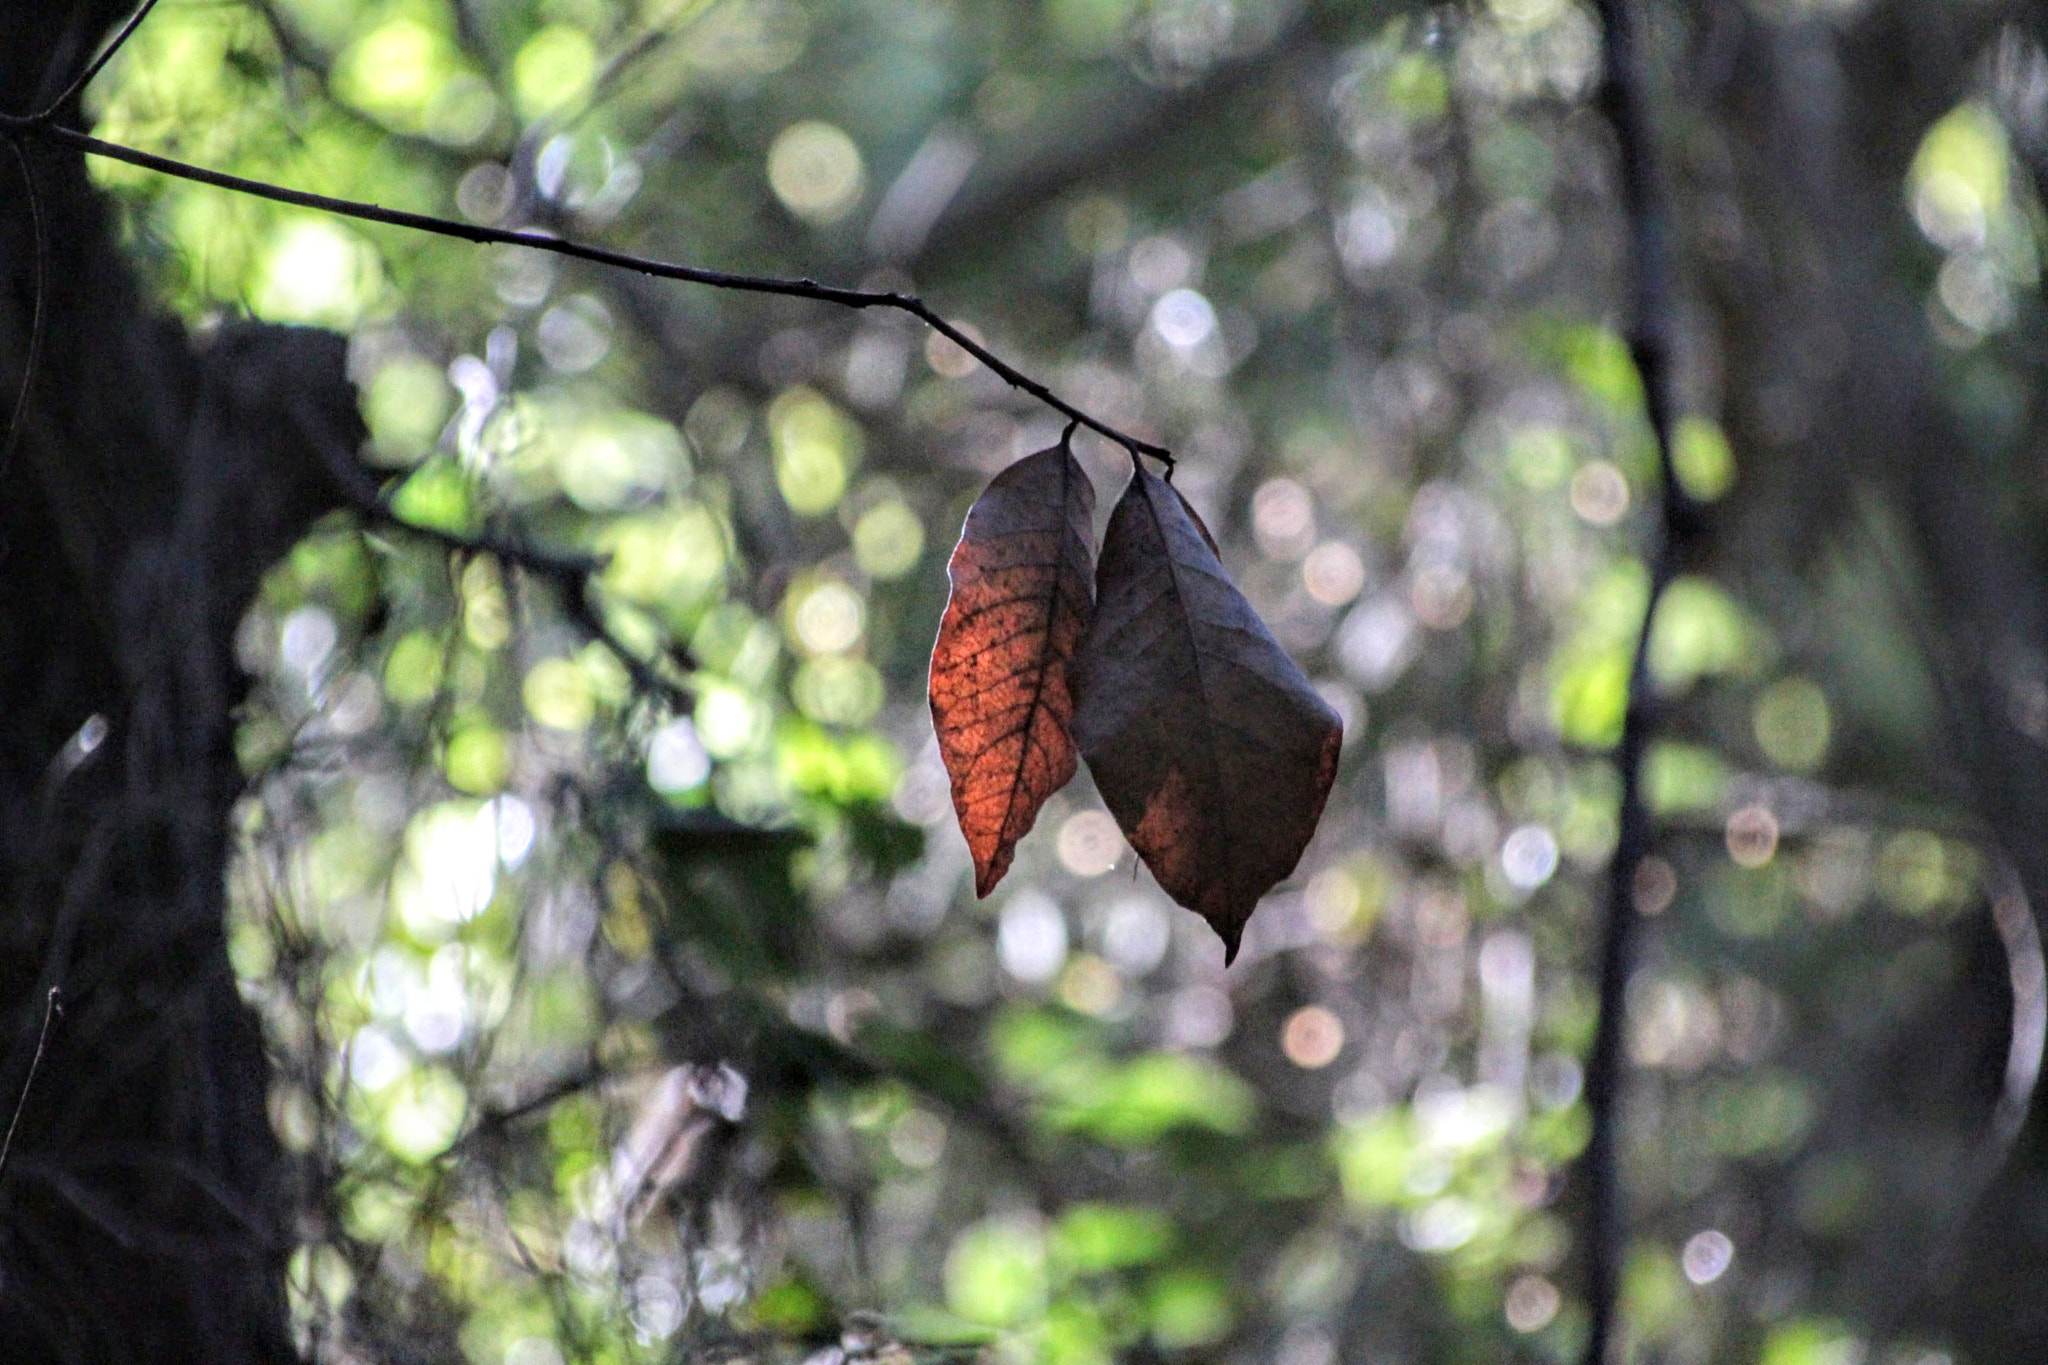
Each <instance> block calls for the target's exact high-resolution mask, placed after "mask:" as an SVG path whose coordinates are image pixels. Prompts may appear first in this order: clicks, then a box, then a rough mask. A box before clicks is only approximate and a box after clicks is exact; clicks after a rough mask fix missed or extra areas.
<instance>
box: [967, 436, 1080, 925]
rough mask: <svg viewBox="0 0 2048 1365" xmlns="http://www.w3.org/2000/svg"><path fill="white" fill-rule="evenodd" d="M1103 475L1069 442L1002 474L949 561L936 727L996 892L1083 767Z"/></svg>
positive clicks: (981, 882)
mask: <svg viewBox="0 0 2048 1365" xmlns="http://www.w3.org/2000/svg"><path fill="white" fill-rule="evenodd" d="M1094 516H1095V488H1094V485H1092V484H1091V483H1089V482H1088V475H1087V474H1086V472H1084V471H1083V470H1082V468H1081V466H1080V464H1079V462H1078V461H1076V460H1075V459H1074V456H1073V453H1072V452H1071V451H1070V450H1069V449H1068V448H1067V445H1066V443H1065V442H1064V441H1062V442H1061V443H1060V444H1059V445H1057V446H1054V447H1053V448H1052V449H1050V450H1041V451H1039V452H1038V453H1037V454H1036V455H1028V456H1026V457H1025V458H1023V459H1021V460H1019V461H1017V463H1015V464H1013V465H1011V466H1010V467H1009V468H1008V469H1005V470H1004V471H1003V472H1002V473H1000V474H998V475H997V476H996V477H995V479H994V481H992V482H991V483H990V484H989V486H988V490H987V491H986V492H984V493H983V494H982V495H981V497H980V498H978V499H977V500H976V501H975V504H974V507H973V508H972V509H971V510H970V511H969V512H968V513H967V524H966V526H965V527H963V528H962V530H961V532H960V544H959V547H958V548H957V549H955V550H954V551H953V558H952V560H951V561H950V562H949V563H948V564H947V566H946V573H947V576H948V577H949V578H950V579H951V580H952V584H953V594H952V596H951V597H950V598H949V599H948V600H947V602H946V614H945V618H944V619H943V620H942V621H941V622H940V623H939V639H938V643H937V644H936V645H935V646H934V647H933V649H932V672H931V702H932V728H933V730H934V731H935V732H936V733H937V734H938V739H939V753H940V755H941V756H942V757H943V758H944V759H945V761H946V772H947V773H948V774H949V775H950V776H951V777H952V780H953V810H954V812H955V813H956V814H957V815H958V816H959V817H960V832H961V833H962V834H964V835H966V836H967V847H968V850H969V851H970V852H972V853H973V855H974V889H975V892H976V894H978V895H983V896H986V895H987V894H988V893H989V892H990V891H992V890H994V889H995V885H996V883H997V882H999V881H1001V880H1002V877H1003V873H1005V872H1007V871H1008V870H1009V867H1010V859H1011V857H1012V856H1013V855H1014V853H1015V851H1016V846H1017V841H1018V840H1019V839H1021V838H1023V837H1024V835H1025V834H1026V833H1027V832H1029V831H1030V829H1031V825H1032V822H1033V821H1035V820H1036V819H1037V818H1038V811H1039V807H1041V806H1043V805H1044V804H1045V799H1046V798H1047V797H1049V796H1051V795H1052V794H1053V793H1054V792H1056V791H1058V790H1059V789H1060V788H1061V787H1063V786H1065V785H1066V783H1067V781H1068V779H1069V778H1071V777H1073V775H1074V769H1075V767H1076V762H1075V756H1074V740H1073V737H1072V734H1071V733H1070V730H1069V726H1070V725H1071V724H1072V721H1073V717H1074V694H1073V691H1072V688H1071V685H1070V682H1069V679H1068V670H1069V667H1070V666H1071V664H1072V661H1073V657H1074V651H1075V650H1076V649H1077V648H1078V647H1079V646H1080V643H1081V637H1082V635H1083V634H1084V633H1085V632H1086V631H1087V628H1088V621H1089V618H1090V615H1091V614H1092V610H1093V604H1094V588H1093V584H1092V582H1091V577H1092V573H1091V571H1092V570H1093V568H1094V562H1093V561H1094V556H1093V553H1092V548H1091V546H1092V540H1093V535H1092V532H1093V530H1094Z"/></svg>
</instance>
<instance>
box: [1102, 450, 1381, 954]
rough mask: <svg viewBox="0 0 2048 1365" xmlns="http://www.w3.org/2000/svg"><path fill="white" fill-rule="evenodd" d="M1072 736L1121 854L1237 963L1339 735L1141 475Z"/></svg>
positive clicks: (1322, 786)
mask: <svg viewBox="0 0 2048 1365" xmlns="http://www.w3.org/2000/svg"><path fill="white" fill-rule="evenodd" d="M1095 590H1096V605H1095V622H1094V624H1093V625H1092V626H1090V627H1089V630H1088V636H1087V638H1086V639H1085V640H1084V641H1083V642H1082V645H1081V652H1080V656H1079V657H1078V658H1077V659H1076V660H1075V662H1074V687H1075V692H1076V693H1077V695H1078V696H1079V698H1080V712H1079V714H1078V715H1076V716H1075V718H1074V737H1075V739H1076V740H1077V741H1079V743H1080V746H1081V752H1082V754H1083V755H1084V756H1085V757H1086V758H1087V760H1088V768H1089V771H1091V772H1092V773H1094V774H1095V784H1096V786H1098V787H1100V788H1101V790H1102V799H1103V800H1104V801H1105V802H1106V803H1107V804H1108V806H1109V809H1110V812H1111V814H1113V815H1115V816H1116V820H1117V823H1118V824H1119V825H1121V826H1122V827H1123V831H1124V833H1125V835H1127V836H1128V837H1129V838H1130V841H1131V846H1132V847H1133V848H1135V849H1137V851H1138V856H1140V857H1141V858H1143V859H1144V860H1145V865H1146V866H1147V867H1149V868H1151V869H1152V875H1153V876H1155V877H1157V878H1158V879H1159V884H1160V886H1162V887H1164V888H1165V889H1166V892H1167V894H1168V895H1171V896H1172V897H1173V898H1174V899H1175V900H1177V901H1179V902H1180V903H1181V904H1182V905H1185V906H1187V907H1188V908H1189V909H1191V910H1194V911H1196V912H1197V913H1199V914H1200V915H1201V916H1202V917H1203V918H1204V919H1206V920H1208V921H1209V923H1210V925H1211V926H1213V927H1214V928H1215V930H1216V932H1217V933H1218V934H1219V935H1220V936H1221V937H1222V939H1223V951H1224V961H1225V962H1226V963H1227V962H1229V961H1231V960H1232V959H1234V958H1235V957H1236V956H1237V946H1238V941H1239V940H1240V939H1241V938H1242V936H1243V934H1244V926H1245V921H1247V920H1249V919H1250V918H1251V914H1252V910H1253V909H1254V908H1255V907H1256V906H1257V905H1258V903H1259V897H1261V896H1263V895H1265V894H1266V892H1267V891H1269V890H1271V889H1272V887H1273V885H1274V884H1275V883H1276V882H1278V881H1279V880H1280V879H1281V878H1283V877H1285V876H1287V875H1288V874H1289V873H1291V872H1293V871H1294V865H1295V864H1296V863H1297V862H1299V861H1300V859H1301V851H1302V849H1303V848H1305V847H1306V846H1307V845H1308V841H1309V836H1310V835H1312V834H1314V833H1315V829H1316V822H1317V821H1318V820H1319V819H1321V818H1322V813H1323V802H1324V801H1325V800H1326V799H1327V798H1328V796H1329V794H1330V783H1331V780H1332V779H1333V778H1335V776H1336V773H1337V750H1338V747H1339V745H1340V744H1341V743H1342V741H1343V725H1342V722H1340V721H1339V720H1338V719H1337V715H1336V713H1335V712H1333V711H1332V710H1331V709H1330V707H1329V705H1328V704H1327V703H1325V702H1324V701H1323V699H1322V698H1321V697H1319V696H1317V695H1316V691H1315V688H1313V687H1312V686H1310V685H1309V681H1308V679H1307V678H1305V677H1303V676H1302V673H1301V670H1300V669H1299V668H1297V667H1295V665H1294V661H1293V660H1292V659H1290V658H1288V657H1287V651H1286V650H1284V649H1282V648H1281V647H1280V644H1279V642H1278V641H1277V640H1275V639H1274V638H1273V635H1272V632H1271V631H1269V630H1267V629H1266V624H1265V622H1263V621H1261V620H1260V619H1259V615H1258V613H1257V612H1255V611H1253V610H1252V606H1251V603H1249V602H1247V601H1245V599H1244V594H1242V593H1240V592H1239V591H1238V590H1237V588H1236V587H1235V586H1234V585H1233V584H1232V583H1231V581H1230V579H1229V577H1228V576H1227V575H1226V574H1225V573H1224V571H1223V564H1222V562H1221V561H1220V560H1219V559H1217V557H1216V552H1215V550H1214V549H1213V548H1211V545H1210V544H1209V539H1208V536H1207V534H1206V533H1205V532H1204V531H1203V529H1202V527H1201V523H1200V522H1199V520H1198V519H1197V518H1196V517H1195V515H1194V511H1193V509H1191V508H1190V507H1189V506H1188V505H1187V503H1186V502H1185V501H1184V500H1183V499H1182V498H1181V496H1180V494H1179V493H1178V492H1177V491H1175V490H1174V489H1173V488H1172V487H1170V486H1169V485H1168V484H1166V483H1165V482H1163V481H1162V480H1160V479H1159V478H1158V477H1156V476H1155V475H1153V474H1151V473H1148V472H1146V471H1144V470H1142V469H1141V470H1140V471H1139V472H1138V475H1137V477H1135V478H1134V479H1132V480H1131V484H1130V487H1129V488H1127V489H1126V490H1125V491H1124V495H1123V497H1122V499H1121V500H1119V501H1118V503H1117V505H1116V511H1115V512H1114V513H1113V514H1112V515H1111V517H1110V522H1109V533H1108V535H1107V537H1106V538H1105V539H1104V540H1103V543H1102V560H1101V563H1100V564H1099V565H1098V567H1097V570H1096V578H1095Z"/></svg>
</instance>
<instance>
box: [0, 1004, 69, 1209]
mask: <svg viewBox="0 0 2048 1365" xmlns="http://www.w3.org/2000/svg"><path fill="white" fill-rule="evenodd" d="M62 1000H63V992H61V991H60V990H59V989H58V988H57V987H55V986H52V987H50V996H49V999H48V1000H47V1001H45V1002H44V1004H43V1030H42V1032H41V1033H39V1034H37V1035H36V1055H35V1056H33V1057H31V1058H29V1062H28V1075H26V1076H24V1077H23V1078H22V1082H21V1094H20V1095H18V1096H16V1097H15V1100H14V1117H13V1118H11V1119H9V1120H8V1121H7V1137H6V1139H5V1140H4V1141H0V1177H4V1176H5V1175H6V1174H7V1157H8V1154H9V1153H10V1152H12V1151H13V1150H14V1130H15V1129H17V1128H19V1127H20V1126H21V1111H22V1110H24V1109H26V1108H28V1092H29V1091H30V1090H32V1089H34V1088H35V1083H36V1072H37V1071H38V1070H40V1069H41V1067H42V1065H43V1049H44V1048H46V1047H48V1046H49V1045H50V1024H51V1022H52V1021H53V1020H54V1019H56V1017H57V1016H58V1015H59V1014H61V1013H63V1010H64V1006H63V1004H62Z"/></svg>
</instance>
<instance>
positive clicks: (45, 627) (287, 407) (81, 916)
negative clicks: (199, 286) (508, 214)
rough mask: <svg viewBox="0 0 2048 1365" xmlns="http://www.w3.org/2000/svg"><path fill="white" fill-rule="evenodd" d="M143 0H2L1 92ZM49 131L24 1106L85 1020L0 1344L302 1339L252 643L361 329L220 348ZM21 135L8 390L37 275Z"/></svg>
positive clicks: (9, 868)
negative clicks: (287, 1271)
mask: <svg viewBox="0 0 2048 1365" xmlns="http://www.w3.org/2000/svg"><path fill="white" fill-rule="evenodd" d="M123 8H124V7H122V6H118V5H110V4H107V3H105V0H77V2H76V3H69V4H55V5H53V4H49V3H47V0H0V34H4V35H6V36H5V39H4V40H0V107H4V108H6V109H7V110H9V111H10V112H25V111H27V110H29V109H31V108H33V107H35V106H36V105H37V104H39V103H40V102H41V101H43V100H47V99H48V98H50V97H51V96H52V95H53V94H54V93H55V92H56V91H57V90H59V89H61V88H62V86H63V84H64V83H65V81H66V80H67V79H68V77H69V73H71V72H73V71H75V70H77V69H78V67H79V65H80V64H81V63H82V62H83V61H84V60H85V59H86V58H87V57H88V56H89V55H90V51H91V49H92V46H93V44H94V43H95V42H96V41H98V39H99V37H100V36H101V35H102V34H103V33H104V32H105V31H106V29H107V27H108V26H109V25H110V23H112V22H113V21H115V20H116V19H118V18H119V17H120V14H121V13H122V9H123ZM23 151H24V153H25V155H26V157H27V160H28V162H29V164H30V166H31V167H32V168H33V173H34V180H35V185H36V188H37V191H38V195H39V198H40V200H41V205H42V213H43V216H44V219H45V222H46V225H47V228H48V232H47V238H48V248H49V249H48V262H47V270H46V272H45V273H44V276H43V286H42V289H43V300H44V312H45V319H44V329H45V331H44V342H43V350H42V361H41V365H40V367H39V368H38V371H37V374H36V379H35V386H34V390H33V396H32V404H31V407H30V409H29V419H28V422H27V425H26V428H25V431H24V433H23V439H22V441H21V443H20V446H19V448H18V449H17V450H16V452H15V455H14V458H13V460H12V462H11V465H10V467H9V468H7V469H6V470H5V472H4V474H0V542H4V544H0V553H4V558H0V905H4V917H0V1022H4V1024H5V1026H6V1029H7V1032H6V1033H5V1035H0V1036H4V1038H5V1040H6V1043H7V1044H8V1045H10V1046H11V1051H8V1052H7V1053H6V1064H5V1066H4V1068H0V1106H7V1105H11V1103H12V1099H13V1096H14V1095H15V1093H16V1092H17V1091H18V1089H19V1087H20V1084H21V1081H22V1078H23V1075H24V1073H25V1072H26V1069H27V1065H28V1060H29V1056H30V1054H31V1052H32V1050H33V1047H34V1043H35V1033H36V1025H37V1023H38V1021H39V1018H40V1014H41V1010H42V1005H43V1001H44V999H45V996H46V994H47V991H48V989H49V988H50V987H51V986H58V987H61V988H62V991H63V998H64V1002H65V1013H64V1016H63V1017H62V1019H61V1020H60V1021H59V1023H58V1025H57V1028H56V1030H55V1032H54V1033H53V1035H52V1037H51V1040H50V1046H49V1052H48V1055H47V1057H46V1058H45V1059H44V1062H43V1066H42V1070H41V1074H40V1077H39V1079H38V1080H37V1082H36V1085H35V1089H34V1091H33V1093H32V1095H31V1097H30V1099H29V1101H28V1105H27V1109H26V1111H25V1114H24V1117H23V1120H22V1124H21V1132H20V1135H19V1137H18V1138H17V1140H16V1144H15V1149H14V1153H13V1157H12V1160H11V1162H10V1164H9V1166H8V1168H7V1170H6V1172H5V1176H4V1184H0V1360H7V1361H41V1360H80V1361H96V1362H97V1361H125V1360H136V1361H152V1362H166V1363H168V1362H184V1361H192V1362H200V1361H205V1362H223V1363H225V1362H241V1361H274V1360H275V1361H281V1360H286V1359H289V1358H291V1357H292V1355H293V1351H292V1347H291V1341H290V1333H289V1326H288V1322H287V1317H286V1309H285V1294H284V1266H285V1262H286V1259H287V1257H288V1256H289V1253H290V1246H291V1234H292V1229H291V1228H290V1226H289V1225H288V1223H287V1221H286V1219H285V1217H284V1211H285V1210H286V1209H287V1208H288V1207H289V1201H288V1200H286V1199H285V1198H283V1197H282V1196H283V1194H284V1192H285V1176H286V1174H287V1171H286V1166H285V1163H284V1159H283V1156H282V1154H281V1152H280V1150H279V1148H278V1145H277V1142H276V1140H275V1138H274V1137H273V1136H272V1133H271V1130H270V1126H269V1123H268V1121H267V1119H266V1114H265V1099H266V1093H267V1090H268V1082H267V1075H266V1067H265V1061H264V1055H263V1048H262V1040H261V1037H260V1035H259V1032H258V1028H257V1024H256V1021H255V1019H254V1017H253V1016H252V1015H251V1013H250V1012H249V1011H248V1010H247V1009H246V1008H245V1007H244V1005H243V1004H242V1002H241V1000H240V998H239V997H238V995H237V993H236V987H235V980H234V976H233V973H232V972H231V970H230V969H229V965H228V958H227V952H226V943H225V937H224V931H223V923H222V910H223V898H224V876H225V871H226V865H227V857H228V840H227V831H228V827H229V816H230V812H231V807H232V804H233V802H234V800H235V798H236V795H237V793H238V791H239V790H240V787H241V782H242V779H241V775H240V773H239V771H238V769H237V767H236V763H235V757H234V752H233V749H232V745H231V740H232V734H233V730H232V726H233V719H232V717H233V709H234V707H235V705H236V703H237V701H238V700H239V697H240V695H241V693H242V691H243V682H242V680H241V678H240V676H239V674H238V672H237V669H236V667H235V663H234V653H233V636H234V631H235V627H236V624H237V622H238V620H239V618H240V616H241V614H242V611H243V609H244V607H245V606H246V605H247V603H248V601H249V600H250V597H251V595H252V594H253V592H254V591H255V589H256V586H257V583H258V579H259V577H260V575H261V573H262V572H263V570H264V568H265V567H266V566H267V565H268V564H269V563H270V562H271V561H272V560H274V559H275V558H276V557H277V556H278V555H279V554H281V553H282V552H283V551H284V550H285V549H287V548H288V547H289V546H290V545H291V543H292V542H293V540H294V539H295V538H296V537H297V536H298V535H299V534H300V533H301V532H302V531H303V530H304V529H305V527H306V526H307V525H308V524H309V523H310V522H311V521H312V520H313V519H315V518H316V517H318V516H319V515H321V514H322V513H323V512H325V511H327V510H329V509H330V508H332V507H335V506H337V505H339V504H340V502H341V495H340V492H339V489H338V488H337V487H336V486H335V485H334V484H333V483H332V481H331V479H330V477H329V476H328V475H327V474H326V472H325V468H326V467H325V466H324V465H323V463H322V460H321V458H320V456H319V455H318V453H317V451H318V450H320V449H323V448H326V449H333V448H339V449H352V448H353V447H354V445H355V443H356V441H357V439H359V433H358V431H357V418H356V416H355V407H354V403H353V399H352V396H351V394H350V391H349V389H348V386H347V382H346V379H345V377H344V366H343V360H344V356H343V347H342V343H341V341H340V339H339V338H336V337H333V336H330V335H326V334H322V333H315V332H306V331H298V330H292V329H284V328H269V327H257V326H247V325H230V326H227V327H224V328H222V329H220V330H219V331H217V332H216V333H215V334H214V335H213V336H212V337H210V338H209V339H206V340H204V341H197V342H195V340H194V339H193V338H192V337H191V336H189V335H188V334H187V332H186V330H185V329H184V327H183V326H182V325H181V324H179V323H178V322H176V321H175V320H171V319H167V318H164V317H162V316H160V315H158V314H157V313H156V312H155V311H154V310H153V309H152V308H151V306H150V304H149V302H148V301H147V300H146V299H145V298H144V297H143V295H142V293H141V291H140V290H139V289H138V287H137V285H136V283H135V281H134V280H133V278H132V277H131V275H130V273H129V271H128V269H127V266H126V264H125V262H124V261H123V259H122V257H121V255H120V253H119V251H118V250H117V249H116V245H115V239H114V233H113V222H112V218H111V216H110V213H109V210H108V208H107V207H106V205H105V204H104V203H103V202H102V201H101V199H100V198H99V196H98V195H97V194H96V193H95V192H94V191H93V189H92V188H91V186H90V184H89V182H88V180H87V178H86V174H85V168H84V165H83V163H82V160H81V158H79V157H78V156H76V155H73V154H70V153H66V152H60V151H55V150H52V149H50V148H47V147H44V146H40V145H37V144H35V143H34V142H33V141H31V142H30V143H29V144H27V145H26V146H25V147H24V148H23ZM0 159H4V161H5V163H6V164H5V165H4V166H0V182H4V184H5V186H6V188H5V190H4V192H0V377H4V386H5V402H7V403H9V404H11V403H12V401H13V395H14V393H15V391H16V386H17V385H18V383H19V378H20V375H21V373H22V362H23V356H24V352H25V350H26V342H27V337H28V332H29V319H30V317H31V314H32V310H33V305H34V299H35V295H36V290H37V285H36V276H37V271H36V268H35V258H36V252H35V248H34V233H33V231H32V227H31V223H32V219H31V213H30V199H29V196H28V195H27V194H26V193H25V192H24V187H23V184H22V178H21V170H20V167H19V166H18V164H15V159H14V157H13V156H12V154H11V152H10V151H8V150H7V149H4V148H0ZM320 443H325V444H324V445H323V444H320ZM95 738H98V739H99V742H97V743H94V742H93V741H94V740H95Z"/></svg>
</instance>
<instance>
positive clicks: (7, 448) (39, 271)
mask: <svg viewBox="0 0 2048 1365" xmlns="http://www.w3.org/2000/svg"><path fill="white" fill-rule="evenodd" d="M8 145H9V146H10V147H12V148H13V149H14V164H15V165H16V166H17V167H19V168H20V170H21V187H22V191H23V194H24V195H25V196H26V198H27V200H28V216H29V221H30V223H31V224H32V225H33V227H34V231H35V239H36V241H35V249H36V274H35V288H36V292H35V303H34V305H33V307H32V308H31V310H30V312H29V322H28V350H27V351H26V352H25V353H24V354H23V356H22V361H21V391H20V392H19V393H18V394H16V395H15V398H14V413H13V415H12V416H11V417H9V418H8V419H7V435H6V436H5V437H4V438H0V479H4V478H6V477H7V467H8V465H9V464H10V463H12V462H13V459H14V447H15V445H16V443H18V442H19V441H20V440H21V429H22V427H23V426H24V425H26V424H27V422H28V400H29V394H30V392H31V391H32V390H33V389H34V388H35V383H36V361H37V359H38V358H39V356H40V353H41V351H42V348H43V295H44V294H46V293H48V292H49V286H50V278H49V276H50V229H49V225H48V224H46V223H45V222H44V221H43V199H42V194H41V192H40V191H38V190H37V189H36V173H35V168H34V167H33V166H31V165H30V164H29V160H28V152H27V150H26V149H25V148H23V147H22V145H21V139H20V138H10V139H9V140H8ZM0 551H4V546H0Z"/></svg>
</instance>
